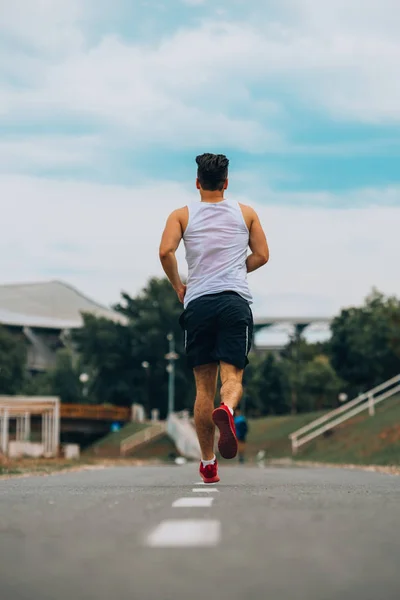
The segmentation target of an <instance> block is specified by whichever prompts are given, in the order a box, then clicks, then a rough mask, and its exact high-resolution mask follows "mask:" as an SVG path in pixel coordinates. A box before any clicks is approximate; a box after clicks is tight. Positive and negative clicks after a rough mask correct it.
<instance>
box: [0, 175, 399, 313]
mask: <svg viewBox="0 0 400 600" xmlns="http://www.w3.org/2000/svg"><path fill="white" fill-rule="evenodd" d="M359 193H360V194H363V191H362V190H360V192H359ZM369 193H370V194H375V197H376V200H377V202H378V200H379V198H380V195H381V193H384V191H382V190H379V189H376V190H370V192H369ZM397 193H398V194H400V190H397ZM0 197H1V198H4V199H7V201H6V202H3V214H2V238H1V240H0V277H1V280H2V281H32V280H36V279H39V280H43V279H48V278H57V277H58V278H61V279H63V278H64V279H66V280H67V281H70V282H71V283H72V284H75V285H77V286H78V287H80V288H81V289H82V290H83V291H84V292H86V293H88V294H90V295H92V296H94V297H96V298H98V299H99V300H102V301H105V302H115V301H117V300H118V297H119V292H120V290H121V289H125V290H127V291H128V292H130V293H132V294H135V293H136V292H138V291H139V290H140V289H141V288H142V287H143V285H144V284H145V283H146V280H147V279H148V278H149V277H150V276H152V275H162V270H161V267H160V265H159V261H158V244H159V239H160V235H161V232H162V229H163V226H164V222H165V219H166V217H167V215H168V214H169V212H170V211H172V210H173V209H174V208H176V207H177V206H179V205H184V204H186V203H187V202H188V201H191V200H192V199H196V198H197V193H196V192H195V191H194V192H193V193H192V194H191V193H189V194H188V192H187V190H186V189H185V188H184V187H183V186H181V185H178V184H174V183H169V182H160V183H158V184H148V185H146V186H142V187H123V186H101V185H96V184H85V183H79V182H65V181H51V180H46V179H39V178H33V177H10V176H9V177H7V176H0ZM241 200H246V199H244V198H241ZM256 208H257V210H258V212H259V214H260V217H261V220H262V222H263V224H264V227H265V230H266V232H267V236H268V239H269V243H270V247H271V260H270V263H269V264H268V265H267V266H266V267H265V268H263V269H261V270H260V271H258V272H256V273H254V274H253V275H251V276H250V282H251V286H252V288H253V291H254V294H255V298H256V305H255V308H256V312H257V314H263V313H264V314H271V313H274V314H282V313H284V312H286V313H287V312H290V313H292V314H296V313H297V314H299V313H303V314H304V313H309V312H313V313H315V314H325V313H329V312H332V313H333V312H335V311H336V310H338V308H339V307H340V306H342V305H348V304H352V303H358V302H361V301H362V300H363V298H364V297H365V295H367V294H368V293H369V291H370V290H371V288H372V286H374V285H375V286H377V287H378V288H380V289H381V290H382V291H383V292H385V293H396V294H398V295H399V294H400V283H399V278H398V276H397V271H398V269H397V267H396V260H397V257H398V256H399V255H400V238H399V236H398V223H399V219H400V208H394V207H393V208H374V207H371V208H364V209H352V210H339V209H338V210H335V209H324V210H321V209H318V208H315V209H311V208H309V209H302V208H294V207H293V208H280V207H279V206H276V205H275V206H269V207H267V206H263V205H258V206H256ZM179 257H180V261H181V265H182V272H185V269H184V262H183V250H182V249H181V250H180V252H179Z"/></svg>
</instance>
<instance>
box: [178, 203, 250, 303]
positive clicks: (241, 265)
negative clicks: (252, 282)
mask: <svg viewBox="0 0 400 600" xmlns="http://www.w3.org/2000/svg"><path fill="white" fill-rule="evenodd" d="M183 241H184V244H185V249H186V260H187V263H188V270H189V273H188V280H187V291H186V295H185V307H186V306H187V305H188V304H189V302H191V301H192V300H194V299H195V298H198V297H200V296H203V295H205V294H215V293H220V292H224V291H234V292H237V293H238V294H239V295H240V296H242V297H243V298H244V299H245V300H247V301H248V302H249V303H251V302H252V296H251V293H250V290H249V286H248V283H247V269H246V259H247V249H248V245H249V229H248V227H247V224H246V221H245V219H244V216H243V213H242V209H241V207H240V205H239V203H238V202H234V201H231V200H222V201H220V202H196V203H193V204H191V205H190V206H189V207H188V223H187V226H186V228H185V230H184V234H183Z"/></svg>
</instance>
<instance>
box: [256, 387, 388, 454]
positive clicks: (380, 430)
mask: <svg viewBox="0 0 400 600" xmlns="http://www.w3.org/2000/svg"><path fill="white" fill-rule="evenodd" d="M318 416H319V414H316V413H314V414H305V415H287V416H285V417H270V418H266V419H258V420H255V421H250V423H249V425H250V430H249V438H248V444H247V455H248V458H249V459H254V458H255V456H256V454H257V452H258V451H259V450H265V452H266V457H265V458H266V459H268V458H271V459H272V458H283V457H289V456H291V448H290V440H289V439H288V435H289V434H290V433H292V432H293V431H295V430H296V429H299V428H300V427H302V426H303V425H306V424H307V423H309V422H311V421H312V420H313V419H315V418H317V417H318ZM295 458H296V459H297V460H309V461H318V462H332V463H353V464H376V465H398V464H400V395H397V396H394V397H393V398H390V399H389V400H386V401H385V402H383V403H382V404H380V405H378V406H377V407H376V415H375V417H370V416H369V415H368V412H367V411H366V412H365V413H362V414H361V415H358V416H357V417H355V418H354V419H350V420H349V421H347V422H346V423H344V424H343V425H341V426H339V427H336V428H335V429H333V430H331V432H328V434H327V435H325V436H321V437H319V438H317V439H316V440H315V441H314V442H310V443H309V444H306V445H305V446H303V447H302V448H300V450H299V453H298V454H297V456H296V457H295Z"/></svg>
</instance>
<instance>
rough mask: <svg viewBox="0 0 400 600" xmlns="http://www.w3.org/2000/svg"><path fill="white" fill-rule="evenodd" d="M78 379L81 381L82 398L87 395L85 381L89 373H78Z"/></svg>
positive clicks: (87, 379)
mask: <svg viewBox="0 0 400 600" xmlns="http://www.w3.org/2000/svg"><path fill="white" fill-rule="evenodd" d="M79 381H80V382H81V383H82V395H83V397H84V398H86V397H87V395H88V391H89V390H88V386H87V383H88V381H89V375H88V374H87V373H81V374H80V375H79Z"/></svg>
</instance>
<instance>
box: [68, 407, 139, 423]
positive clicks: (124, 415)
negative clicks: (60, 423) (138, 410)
mask: <svg viewBox="0 0 400 600" xmlns="http://www.w3.org/2000/svg"><path fill="white" fill-rule="evenodd" d="M60 416H61V418H62V419H88V420H94V421H130V420H131V409H130V408H124V407H121V406H101V405H98V404H93V405H92V404H60Z"/></svg>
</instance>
